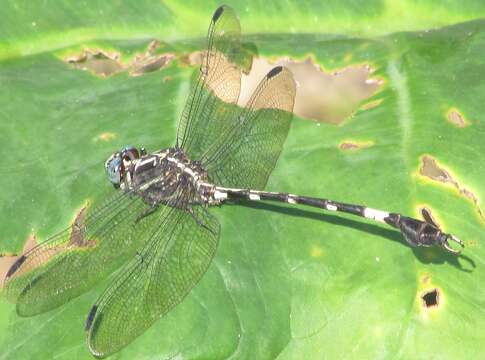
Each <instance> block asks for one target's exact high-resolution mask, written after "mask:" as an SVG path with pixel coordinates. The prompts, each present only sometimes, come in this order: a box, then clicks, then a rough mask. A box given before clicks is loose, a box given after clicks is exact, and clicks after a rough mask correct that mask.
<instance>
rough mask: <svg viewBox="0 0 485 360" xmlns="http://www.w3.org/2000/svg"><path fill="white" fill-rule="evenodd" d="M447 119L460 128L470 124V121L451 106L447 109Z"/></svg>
mask: <svg viewBox="0 0 485 360" xmlns="http://www.w3.org/2000/svg"><path fill="white" fill-rule="evenodd" d="M447 119H448V121H449V122H450V123H452V124H453V125H456V126H458V127H460V128H464V127H465V126H468V125H470V122H469V121H468V120H466V119H465V117H464V116H463V115H462V114H461V113H460V112H459V111H458V109H456V108H452V109H450V110H449V111H448V114H447Z"/></svg>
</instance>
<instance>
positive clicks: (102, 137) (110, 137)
mask: <svg viewBox="0 0 485 360" xmlns="http://www.w3.org/2000/svg"><path fill="white" fill-rule="evenodd" d="M114 138H116V135H115V134H113V133H110V132H104V133H101V134H99V136H97V137H96V138H94V142H98V141H111V140H113V139H114Z"/></svg>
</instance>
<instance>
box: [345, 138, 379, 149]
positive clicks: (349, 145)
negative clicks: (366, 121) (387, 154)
mask: <svg viewBox="0 0 485 360" xmlns="http://www.w3.org/2000/svg"><path fill="white" fill-rule="evenodd" d="M373 145H374V143H373V142H372V141H353V140H346V141H344V142H342V143H341V144H340V145H339V149H340V150H359V149H366V148H369V147H371V146H373Z"/></svg>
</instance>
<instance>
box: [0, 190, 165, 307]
mask: <svg viewBox="0 0 485 360" xmlns="http://www.w3.org/2000/svg"><path fill="white" fill-rule="evenodd" d="M147 209H148V207H147V205H145V204H144V203H143V202H142V201H141V200H140V199H139V198H138V197H135V196H132V195H131V194H127V193H122V192H117V193H116V194H115V195H114V196H111V197H110V198H109V199H107V200H105V201H104V202H102V203H100V205H98V206H94V207H92V208H87V209H84V210H83V211H82V212H81V213H80V214H79V216H78V217H77V219H76V220H75V222H74V224H73V225H72V226H71V227H70V228H69V229H66V230H65V231H62V232H60V233H58V234H57V235H54V236H52V237H51V238H49V239H47V240H46V241H44V242H43V243H41V244H39V245H37V246H36V247H34V248H33V249H32V250H30V251H29V252H27V253H26V254H24V255H23V256H21V257H20V258H19V259H18V260H17V261H16V262H15V263H14V264H13V265H12V267H11V268H10V270H9V271H8V272H7V276H6V278H5V289H4V290H5V291H4V293H5V295H6V298H7V299H8V300H9V301H11V302H14V303H17V312H18V314H19V315H21V316H32V315H36V314H39V313H42V312H45V311H48V310H51V309H54V308H56V307H58V306H61V305H62V304H64V303H66V302H67V301H69V300H70V299H72V298H74V297H76V296H79V295H80V294H82V293H84V292H85V291H87V290H89V289H90V288H91V287H92V286H93V285H94V284H95V283H96V282H97V281H99V280H101V279H103V278H105V277H106V276H107V275H109V274H110V273H111V272H113V271H114V270H115V269H117V268H118V267H119V266H120V265H121V264H122V263H123V262H124V261H126V258H127V257H128V256H130V255H133V254H134V253H135V251H136V249H137V248H138V247H139V246H140V244H141V241H142V239H143V238H144V235H143V234H144V233H145V232H146V231H147V230H148V229H151V227H152V226H153V223H154V221H156V217H154V216H148V217H146V218H143V219H141V220H140V221H138V222H136V220H137V218H138V217H139V216H140V214H142V213H143V212H144V211H147ZM135 222H136V224H135Z"/></svg>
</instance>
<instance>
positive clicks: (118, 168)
mask: <svg viewBox="0 0 485 360" xmlns="http://www.w3.org/2000/svg"><path fill="white" fill-rule="evenodd" d="M138 154H142V155H141V156H137V155H138ZM106 171H107V174H108V178H109V180H110V181H111V182H112V183H113V184H114V185H115V186H117V182H118V181H119V182H118V184H119V185H118V186H117V187H120V188H121V190H124V191H131V192H134V193H136V194H138V195H139V196H141V197H142V198H143V200H144V201H145V202H147V203H148V204H150V205H157V204H159V203H163V202H166V201H167V200H168V199H171V198H173V197H174V196H176V195H177V193H178V191H180V190H182V189H187V188H192V189H193V196H194V197H196V198H197V197H200V194H199V189H200V188H201V184H206V183H207V181H208V176H207V172H206V171H205V170H204V169H203V168H202V166H201V165H200V162H198V161H191V160H190V159H189V158H188V157H187V155H186V154H185V153H184V152H183V151H182V150H181V149H177V148H168V149H162V150H159V151H157V152H154V153H151V154H146V152H144V151H143V152H142V151H138V150H137V149H135V148H125V149H124V150H123V151H121V152H118V153H115V154H113V155H112V156H111V157H110V159H108V161H107V162H106ZM201 193H202V192H201ZM201 200H202V199H201Z"/></svg>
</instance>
